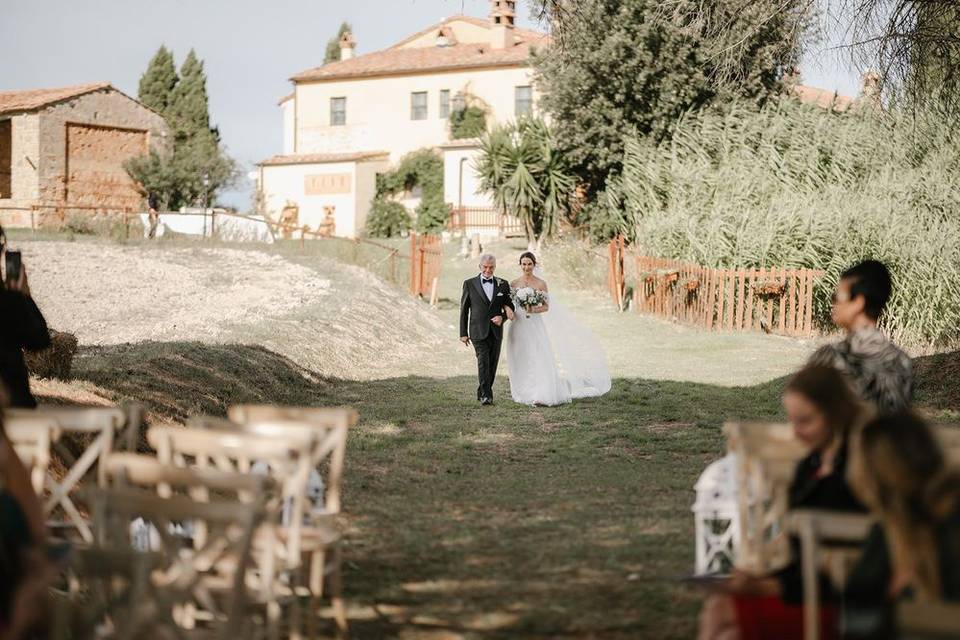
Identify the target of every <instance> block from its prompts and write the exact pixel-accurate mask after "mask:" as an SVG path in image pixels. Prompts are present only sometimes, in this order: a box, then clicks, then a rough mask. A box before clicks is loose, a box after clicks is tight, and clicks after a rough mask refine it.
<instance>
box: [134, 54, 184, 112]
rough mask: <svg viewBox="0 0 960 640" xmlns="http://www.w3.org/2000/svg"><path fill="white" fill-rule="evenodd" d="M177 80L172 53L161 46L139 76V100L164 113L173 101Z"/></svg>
mask: <svg viewBox="0 0 960 640" xmlns="http://www.w3.org/2000/svg"><path fill="white" fill-rule="evenodd" d="M178 80H179V78H178V77H177V69H176V67H175V66H174V64H173V54H172V53H170V51H169V50H168V49H167V48H166V47H164V46H161V47H160V48H159V49H158V50H157V53H156V54H154V56H153V58H152V59H151V60H150V64H149V65H148V66H147V70H146V72H144V74H143V76H142V77H141V78H140V89H139V96H140V102H142V103H143V104H145V105H146V106H148V107H150V108H151V109H153V110H154V111H156V112H157V113H159V114H161V115H165V114H166V113H167V109H168V108H169V107H170V104H171V102H172V101H173V91H174V89H175V88H176V86H177V81H178Z"/></svg>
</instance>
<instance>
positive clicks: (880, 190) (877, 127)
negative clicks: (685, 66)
mask: <svg viewBox="0 0 960 640" xmlns="http://www.w3.org/2000/svg"><path fill="white" fill-rule="evenodd" d="M958 184H960V135H957V133H956V131H955V130H954V128H953V126H952V124H951V121H950V120H947V119H945V118H943V117H942V114H941V113H939V112H932V111H919V112H915V113H910V114H905V113H901V112H897V111H892V112H889V113H886V114H883V115H878V114H876V113H875V112H873V111H872V110H865V111H862V112H859V113H849V114H843V115H838V114H835V113H830V112H826V111H823V110H820V109H816V108H813V107H805V106H803V105H800V104H797V103H795V102H794V101H791V100H784V101H782V102H776V103H771V104H768V105H766V106H764V107H763V108H759V109H758V108H757V107H756V106H755V105H750V104H741V105H735V106H733V107H731V108H730V109H729V110H728V111H727V113H725V114H719V113H708V112H702V113H700V114H692V115H690V116H689V117H687V118H685V119H684V120H683V121H681V123H680V124H679V125H678V127H677V130H676V132H675V133H674V136H673V138H672V140H669V141H663V142H662V143H661V144H659V145H654V144H652V143H651V142H650V141H649V140H646V139H643V138H641V137H633V138H631V139H630V140H628V143H627V155H626V159H625V171H624V180H623V192H624V197H625V202H626V206H627V209H628V210H629V212H630V215H632V216H634V217H635V219H636V220H637V221H638V226H637V232H636V237H637V241H638V243H639V244H640V248H641V250H642V251H644V252H645V253H649V254H652V255H658V256H664V257H669V258H679V259H686V260H691V261H694V262H698V263H701V264H705V265H708V266H715V267H737V268H739V267H762V266H767V267H771V266H772V267H779V266H785V267H787V268H793V267H809V268H815V269H824V270H825V271H826V277H825V278H823V279H822V281H821V282H820V283H819V285H818V286H817V288H816V290H815V305H814V311H815V314H816V316H817V318H818V320H819V321H820V322H821V323H822V324H824V325H827V324H828V323H829V307H830V301H829V296H830V292H831V291H832V289H833V287H834V286H835V284H836V282H837V280H838V276H839V273H840V272H841V271H842V270H843V269H845V268H847V267H849V266H851V265H852V264H853V263H855V262H857V261H859V260H862V259H865V258H875V259H878V260H881V261H883V262H884V263H886V264H887V265H888V266H889V267H890V269H891V271H892V273H893V276H894V283H895V288H894V295H893V298H892V299H891V301H890V303H889V306H888V310H887V313H886V314H885V316H884V318H882V322H883V324H884V325H885V326H886V328H887V329H888V330H889V331H890V332H891V333H892V335H893V336H894V337H895V338H896V339H897V340H899V341H901V342H903V343H905V344H908V345H913V346H946V345H953V344H955V343H956V342H957V340H958V339H960V215H958V214H960V191H958V190H957V186H956V185H958Z"/></svg>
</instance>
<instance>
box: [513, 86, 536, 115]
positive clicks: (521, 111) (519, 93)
mask: <svg viewBox="0 0 960 640" xmlns="http://www.w3.org/2000/svg"><path fill="white" fill-rule="evenodd" d="M513 96H514V98H513V104H514V112H515V113H516V115H518V116H528V115H530V114H531V113H533V88H532V87H530V86H529V85H527V86H525V87H517V88H516V89H515V90H514V94H513Z"/></svg>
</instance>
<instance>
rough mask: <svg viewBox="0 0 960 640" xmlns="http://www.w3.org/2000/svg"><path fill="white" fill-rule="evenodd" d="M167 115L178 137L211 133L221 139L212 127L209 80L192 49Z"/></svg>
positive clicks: (185, 61) (181, 69)
mask: <svg viewBox="0 0 960 640" xmlns="http://www.w3.org/2000/svg"><path fill="white" fill-rule="evenodd" d="M165 115H166V116H167V120H168V123H169V124H170V126H171V127H172V128H173V130H174V133H175V135H177V136H178V137H184V138H189V137H193V136H194V135H196V134H198V133H203V132H207V131H209V132H211V133H213V134H214V136H215V137H217V138H219V135H218V134H217V133H216V130H215V129H211V128H210V104H209V100H208V98H207V77H206V74H205V73H204V71H203V63H202V62H201V61H200V60H199V59H198V58H197V54H196V53H194V51H193V49H191V50H190V53H188V54H187V58H186V60H184V61H183V65H182V66H181V67H180V82H178V83H177V86H176V88H175V89H174V90H173V97H172V101H171V103H170V109H169V111H168V112H167V113H166V114H165Z"/></svg>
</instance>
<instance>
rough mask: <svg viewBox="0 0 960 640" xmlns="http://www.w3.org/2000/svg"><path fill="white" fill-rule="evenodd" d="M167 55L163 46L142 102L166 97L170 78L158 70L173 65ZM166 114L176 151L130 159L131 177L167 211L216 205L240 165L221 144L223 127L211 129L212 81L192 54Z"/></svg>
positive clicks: (150, 71)
mask: <svg viewBox="0 0 960 640" xmlns="http://www.w3.org/2000/svg"><path fill="white" fill-rule="evenodd" d="M165 51H166V50H165V49H164V48H162V47H161V50H160V51H159V52H157V54H156V55H155V56H154V59H153V61H151V64H150V68H148V70H147V72H146V73H144V75H143V77H142V78H141V81H140V88H141V89H140V90H141V92H143V91H145V90H146V91H148V93H147V94H143V93H141V95H140V99H141V100H147V99H149V100H159V99H160V92H159V91H158V90H157V87H158V86H160V81H159V80H158V78H162V77H166V75H168V74H167V73H166V72H164V73H163V74H161V73H160V72H159V71H158V69H160V70H162V69H164V68H166V67H167V66H169V67H171V68H172V66H173V57H172V56H171V55H170V54H169V53H166V54H164V52H165ZM162 54H163V55H162ZM168 58H169V62H168V61H167V59H168ZM158 61H159V62H158ZM148 76H149V77H148ZM174 76H176V74H175V73H174ZM164 86H165V85H164ZM161 113H163V115H164V117H165V118H166V120H167V124H168V125H169V126H170V128H171V130H172V133H173V135H172V141H171V146H170V148H167V149H165V150H163V151H162V152H157V151H151V153H150V154H149V155H147V156H143V157H140V158H134V159H132V160H129V161H127V163H126V164H125V165H124V166H125V168H126V170H127V173H129V174H130V176H131V177H132V178H133V179H134V180H135V181H136V182H137V183H138V184H139V185H140V186H141V187H142V188H143V189H144V191H147V192H153V193H156V194H157V197H158V198H159V200H160V204H161V207H162V208H163V209H178V208H180V207H181V206H192V205H195V204H203V203H204V202H207V203H210V204H212V203H213V201H214V197H215V195H216V193H217V192H218V191H220V190H221V189H223V188H224V187H227V186H229V185H230V184H232V183H233V181H234V180H235V179H236V176H237V174H238V167H237V164H236V162H235V161H234V160H233V159H232V158H230V157H229V156H228V155H227V154H226V152H225V151H224V150H223V148H222V147H221V146H220V144H219V142H220V134H219V132H218V131H217V129H216V128H215V127H211V126H210V114H209V100H208V98H207V79H206V75H205V73H204V70H203V63H202V62H201V61H200V60H199V59H198V58H197V56H196V54H195V53H194V52H193V51H192V50H191V51H190V53H189V54H188V55H187V58H186V60H184V63H183V66H182V67H181V68H180V80H179V82H176V83H175V87H174V88H173V90H172V91H171V92H170V93H169V101H168V102H167V104H166V107H165V109H164V110H163V111H162V112H161ZM204 176H206V178H207V184H204Z"/></svg>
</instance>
